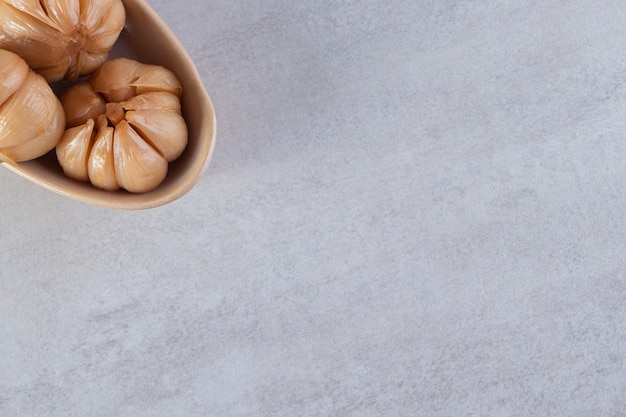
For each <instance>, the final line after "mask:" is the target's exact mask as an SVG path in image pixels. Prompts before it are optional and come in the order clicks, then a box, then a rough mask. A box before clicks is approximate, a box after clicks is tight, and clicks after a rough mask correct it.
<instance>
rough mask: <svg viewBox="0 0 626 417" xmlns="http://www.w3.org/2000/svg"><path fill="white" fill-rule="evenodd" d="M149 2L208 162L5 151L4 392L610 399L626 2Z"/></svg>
mask: <svg viewBox="0 0 626 417" xmlns="http://www.w3.org/2000/svg"><path fill="white" fill-rule="evenodd" d="M150 4H151V5H152V7H153V8H154V9H155V10H156V11H157V12H158V13H159V14H160V15H161V16H162V18H163V19H164V20H165V22H166V23H167V24H168V25H169V26H170V27H171V28H172V30H173V31H174V32H175V33H176V35H177V36H178V37H179V39H180V40H181V42H182V43H183V45H185V47H186V48H187V50H188V51H189V54H190V55H191V56H192V58H193V59H194V61H195V62H196V64H197V66H198V69H199V71H200V74H201V75H202V79H203V81H204V83H205V86H206V89H207V91H208V92H209V94H210V95H211V98H212V100H213V102H214V105H215V108H216V113H217V120H218V125H217V126H218V141H217V146H216V149H215V154H214V158H213V161H212V163H211V165H210V167H209V169H208V170H207V172H206V174H205V176H204V177H203V178H202V180H201V181H200V182H199V183H198V185H197V186H196V187H195V188H194V189H193V190H191V191H190V192H189V193H188V194H186V195H185V196H184V197H182V198H181V199H179V200H177V201H175V202H173V203H171V204H168V205H166V206H163V207H160V208H157V209H153V210H146V211H132V212H126V211H116V210H107V209H102V208H97V207H92V206H88V205H86V204H82V203H78V202H75V201H73V200H69V199H66V198H64V197H61V196H58V195H56V194H54V193H51V192H49V191H46V190H44V189H42V188H40V187H38V186H36V185H34V184H32V183H30V182H28V181H26V180H24V179H22V178H21V177H19V176H17V175H15V174H14V173H12V172H11V171H9V170H7V169H4V168H0V189H1V190H2V195H3V198H2V200H1V201H0V230H1V234H0V236H1V237H0V416H2V417H5V416H21V417H24V416H38V417H42V416H55V417H56V416H59V417H61V416H63V417H71V416H81V417H82V416H116V417H122V416H124V417H125V416H153V417H166V416H168V417H169V416H285V417H294V416H298V417H306V416H355V417H357V416H358V417H366V416H372V417H373V416H393V417H404V416H407V417H409V416H410V417H418V416H529V415H533V416H625V415H626V330H625V326H624V319H625V317H626V233H625V231H626V164H625V163H624V159H626V26H624V22H625V21H626V3H624V2H623V1H618V0H599V1H596V2H590V1H583V0H571V1H567V2H564V1H560V0H559V1H557V0H546V1H543V2H527V1H521V0H506V1H505V0H496V1H491V2H484V1H475V0H450V1H439V2H436V1H432V0H389V1H382V0H364V1H359V2H357V1H347V2H332V1H309V0H305V1H301V2H297V1H286V0H267V1H264V2H257V1H242V0H228V1H226V0H210V1H204V0H187V1H185V2H173V1H166V0H151V1H150Z"/></svg>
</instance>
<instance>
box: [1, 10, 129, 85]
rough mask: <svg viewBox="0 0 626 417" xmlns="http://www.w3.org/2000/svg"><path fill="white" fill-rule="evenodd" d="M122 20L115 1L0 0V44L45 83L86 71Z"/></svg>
mask: <svg viewBox="0 0 626 417" xmlns="http://www.w3.org/2000/svg"><path fill="white" fill-rule="evenodd" d="M125 21H126V11H125V9H124V4H123V3H122V1H121V0H0V48H4V49H7V50H10V51H13V52H15V53H17V54H18V55H20V56H21V57H22V58H24V60H25V61H26V62H27V63H28V64H29V65H30V67H31V68H32V69H34V70H35V71H36V72H38V73H40V74H41V75H43V76H44V78H45V79H46V80H47V81H48V82H54V81H58V80H60V79H63V78H68V79H76V78H78V77H79V76H81V75H86V74H91V73H92V72H93V71H94V70H95V69H96V68H97V67H98V66H99V65H101V64H102V63H103V62H104V61H105V60H106V59H107V55H108V53H109V51H110V50H111V48H112V47H113V44H114V43H115V41H116V40H117V38H118V36H119V34H120V32H121V31H122V29H123V27H124V24H125Z"/></svg>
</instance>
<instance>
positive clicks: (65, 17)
mask: <svg viewBox="0 0 626 417" xmlns="http://www.w3.org/2000/svg"><path fill="white" fill-rule="evenodd" d="M35 3H36V2H35ZM39 3H40V4H41V7H42V8H43V10H42V11H43V13H44V14H45V16H47V17H48V18H49V19H50V20H51V21H52V22H54V24H55V27H57V28H58V30H59V31H60V32H62V33H68V34H69V33H72V32H73V31H74V28H75V27H76V26H77V25H78V24H79V21H80V2H79V0H41V1H39Z"/></svg>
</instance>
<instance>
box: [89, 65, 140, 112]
mask: <svg viewBox="0 0 626 417" xmlns="http://www.w3.org/2000/svg"><path fill="white" fill-rule="evenodd" d="M138 65H140V64H139V62H137V61H133V60H131V59H128V58H117V59H112V60H110V61H107V62H105V63H104V64H102V65H101V66H100V67H98V69H97V70H96V71H94V73H93V75H92V76H91V77H90V78H89V83H90V84H91V86H92V87H93V90H94V91H95V92H97V93H100V94H102V95H103V96H104V98H105V99H106V101H108V102H120V101H124V100H128V99H129V98H131V97H133V96H134V95H136V93H135V90H136V89H135V88H134V87H133V86H131V85H130V80H132V79H133V78H134V77H135V75H134V74H135V72H136V71H137V66H138Z"/></svg>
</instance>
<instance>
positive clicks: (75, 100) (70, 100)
mask: <svg viewBox="0 0 626 417" xmlns="http://www.w3.org/2000/svg"><path fill="white" fill-rule="evenodd" d="M61 104H63V108H64V109H65V119H66V122H65V123H66V125H67V127H74V126H78V125H82V124H84V123H85V122H87V120H89V119H94V120H96V119H97V118H98V115H100V114H102V113H104V112H105V111H106V107H105V103H104V100H103V99H102V97H101V96H100V95H99V94H98V93H96V92H95V91H93V88H91V84H89V83H88V82H82V83H79V84H75V85H73V86H72V87H70V88H69V89H68V90H67V91H66V92H65V93H64V94H63V95H62V96H61Z"/></svg>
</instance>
